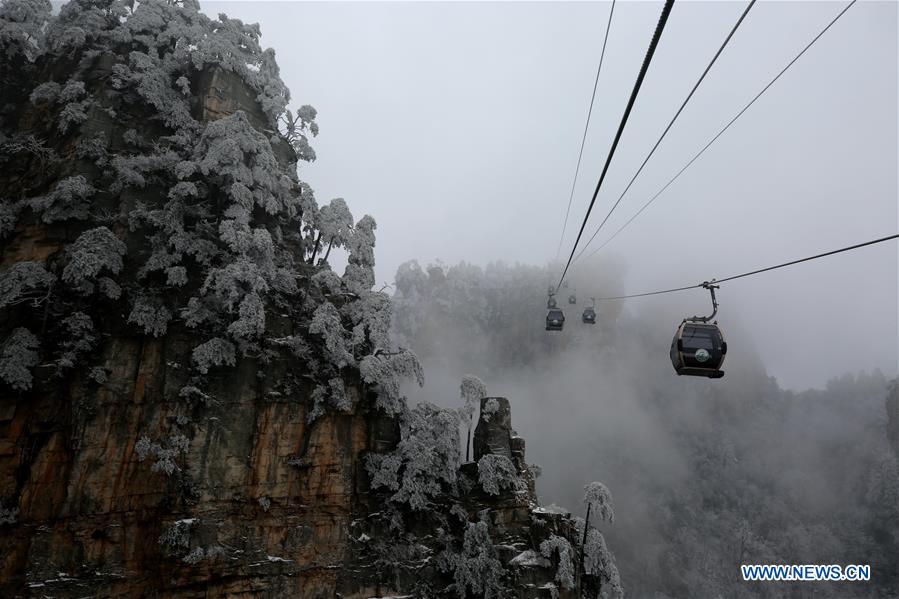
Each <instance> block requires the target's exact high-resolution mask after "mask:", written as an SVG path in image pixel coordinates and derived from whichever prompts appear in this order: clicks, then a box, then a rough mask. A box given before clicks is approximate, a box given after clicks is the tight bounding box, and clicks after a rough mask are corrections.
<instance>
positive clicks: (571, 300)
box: [568, 293, 577, 305]
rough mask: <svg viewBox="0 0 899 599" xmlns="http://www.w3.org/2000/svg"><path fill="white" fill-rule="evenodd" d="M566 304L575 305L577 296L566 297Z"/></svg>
mask: <svg viewBox="0 0 899 599" xmlns="http://www.w3.org/2000/svg"><path fill="white" fill-rule="evenodd" d="M568 303H569V304H572V305H574V304H576V303H577V296H576V295H575V294H573V293H572V294H571V295H569V296H568Z"/></svg>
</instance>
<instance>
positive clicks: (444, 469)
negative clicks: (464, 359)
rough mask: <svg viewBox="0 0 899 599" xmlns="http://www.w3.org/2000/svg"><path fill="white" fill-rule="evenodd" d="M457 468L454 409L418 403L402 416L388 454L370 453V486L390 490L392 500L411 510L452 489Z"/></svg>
mask: <svg viewBox="0 0 899 599" xmlns="http://www.w3.org/2000/svg"><path fill="white" fill-rule="evenodd" d="M458 467H459V418H458V414H457V413H456V412H455V411H453V410H445V409H443V408H439V407H437V406H435V405H433V404H429V403H420V404H418V405H416V406H415V407H414V408H412V409H410V410H408V411H407V412H406V413H405V414H403V416H402V420H401V425H400V442H399V445H398V446H397V448H396V449H395V450H394V451H393V452H391V453H389V454H370V455H369V456H368V457H367V458H366V469H367V470H368V472H369V474H370V475H371V480H372V487H374V488H379V487H385V488H387V489H388V490H390V491H393V495H392V496H391V501H393V502H395V503H406V504H408V505H409V506H410V507H411V508H412V509H413V510H424V509H427V508H429V507H430V505H431V500H432V498H434V497H436V496H438V495H440V494H442V493H444V492H445V491H446V490H447V489H452V488H453V487H454V486H455V484H456V470H457V468H458Z"/></svg>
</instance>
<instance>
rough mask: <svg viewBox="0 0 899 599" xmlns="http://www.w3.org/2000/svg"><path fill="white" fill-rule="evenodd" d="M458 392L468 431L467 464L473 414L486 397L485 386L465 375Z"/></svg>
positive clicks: (476, 379) (466, 442) (474, 378)
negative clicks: (460, 396)
mask: <svg viewBox="0 0 899 599" xmlns="http://www.w3.org/2000/svg"><path fill="white" fill-rule="evenodd" d="M459 391H460V394H461V395H462V408H461V413H462V417H463V418H464V420H465V424H466V425H467V429H468V430H467V437H466V440H465V461H466V462H467V461H468V456H469V447H470V446H471V429H472V426H473V425H474V413H475V410H476V409H477V407H478V406H479V405H480V404H481V399H482V398H484V397H487V385H485V384H484V382H483V381H482V380H481V379H479V378H478V377H476V376H474V375H473V374H466V375H465V376H463V377H462V384H461V385H460V387H459Z"/></svg>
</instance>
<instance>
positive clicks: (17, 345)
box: [0, 327, 40, 391]
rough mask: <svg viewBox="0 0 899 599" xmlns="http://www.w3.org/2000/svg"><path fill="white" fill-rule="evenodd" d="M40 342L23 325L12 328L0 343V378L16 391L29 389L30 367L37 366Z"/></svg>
mask: <svg viewBox="0 0 899 599" xmlns="http://www.w3.org/2000/svg"><path fill="white" fill-rule="evenodd" d="M39 346H40V343H39V342H38V340H37V337H35V336H34V334H32V332H31V331H29V330H28V329H26V328H24V327H19V328H17V329H14V330H13V332H12V333H11V334H10V335H9V336H8V337H7V338H6V339H4V340H3V342H2V344H0V379H2V380H3V381H5V382H6V384H8V385H9V386H11V387H12V388H13V389H16V390H17V391H27V390H28V389H31V382H32V380H33V379H34V377H32V376H31V369H32V368H34V367H35V366H37V363H38V354H37V351H35V350H37V348H38V347H39Z"/></svg>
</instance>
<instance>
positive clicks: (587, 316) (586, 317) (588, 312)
mask: <svg viewBox="0 0 899 599" xmlns="http://www.w3.org/2000/svg"><path fill="white" fill-rule="evenodd" d="M581 320H582V321H584V322H585V323H586V324H596V310H594V309H593V308H589V307H588V308H586V309H585V310H584V313H583V314H582V315H581Z"/></svg>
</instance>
